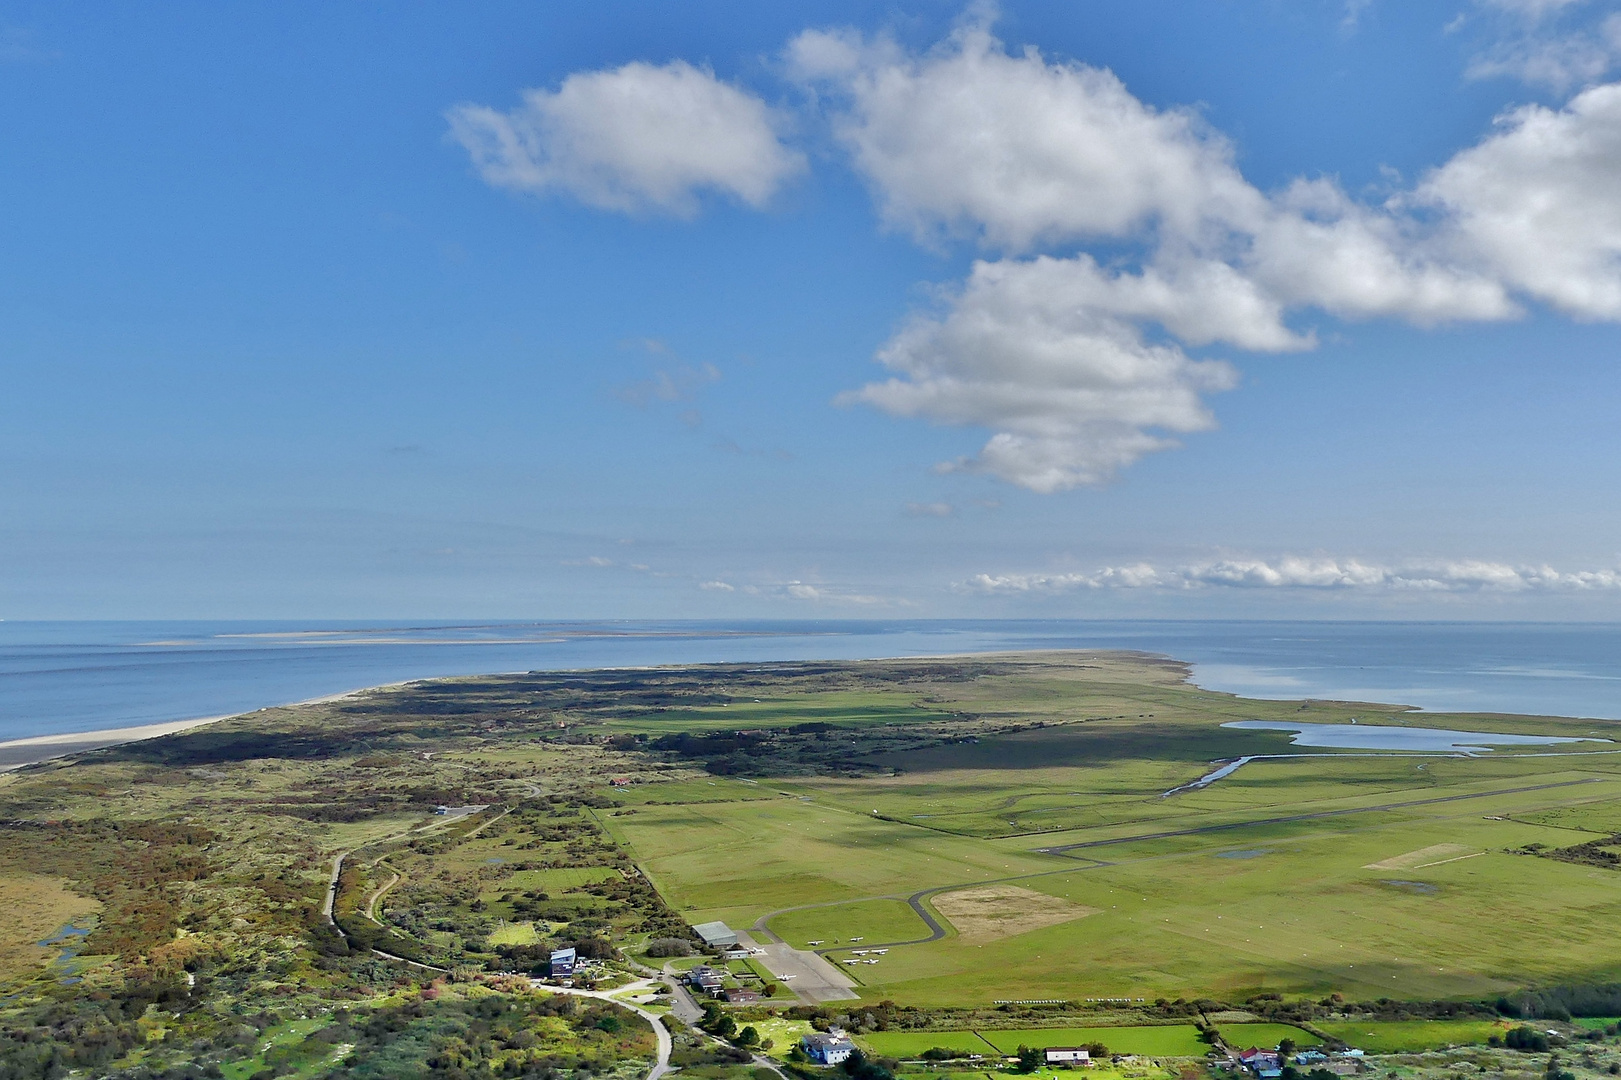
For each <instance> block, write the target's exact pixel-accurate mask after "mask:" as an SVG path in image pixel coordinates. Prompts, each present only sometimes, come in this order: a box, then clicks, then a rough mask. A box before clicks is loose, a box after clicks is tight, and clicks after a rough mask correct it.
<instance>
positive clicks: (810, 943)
mask: <svg viewBox="0 0 1621 1080" xmlns="http://www.w3.org/2000/svg"><path fill="white" fill-rule="evenodd" d="M826 940H827V938H817V939H816V940H815V941H807V942H805V944H807V945H820V944H821V943H822V942H824V941H826Z"/></svg>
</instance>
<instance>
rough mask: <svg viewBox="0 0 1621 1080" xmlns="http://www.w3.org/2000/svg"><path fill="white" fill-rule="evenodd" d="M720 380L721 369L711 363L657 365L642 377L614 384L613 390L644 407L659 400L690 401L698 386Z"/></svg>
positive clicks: (616, 394) (625, 398) (700, 387)
mask: <svg viewBox="0 0 1621 1080" xmlns="http://www.w3.org/2000/svg"><path fill="white" fill-rule="evenodd" d="M719 379H720V369H719V368H717V367H716V366H715V365H714V364H698V365H696V366H693V365H687V364H679V365H676V366H673V367H669V368H660V369H658V370H656V371H654V372H653V373H652V374H651V375H649V376H648V377H647V378H645V379H637V380H635V381H633V382H628V383H625V384H623V385H621V386H617V387H615V388H614V392H613V393H614V397H616V398H618V399H619V400H620V401H623V402H624V403H625V404H627V405H635V406H636V407H638V408H646V407H647V406H648V405H651V404H652V403H654V402H658V401H661V402H665V403H669V404H674V403H676V402H682V401H691V400H692V399H693V398H694V397H696V396H697V394H698V391H699V390H700V389H702V388H703V387H704V386H707V385H708V384H710V383H712V382H716V381H717V380H719Z"/></svg>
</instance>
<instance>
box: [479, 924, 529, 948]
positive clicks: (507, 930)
mask: <svg viewBox="0 0 1621 1080" xmlns="http://www.w3.org/2000/svg"><path fill="white" fill-rule="evenodd" d="M539 940H540V935H539V934H537V933H536V932H535V924H534V923H532V922H516V923H507V924H506V925H505V926H498V927H496V928H495V929H494V930H491V931H490V944H491V945H533V944H535V943H536V942H537V941H539Z"/></svg>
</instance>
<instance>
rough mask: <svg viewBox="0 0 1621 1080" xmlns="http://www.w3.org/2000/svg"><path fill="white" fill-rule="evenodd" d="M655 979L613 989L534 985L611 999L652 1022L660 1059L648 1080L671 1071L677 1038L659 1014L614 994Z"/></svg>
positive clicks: (557, 992)
mask: <svg viewBox="0 0 1621 1080" xmlns="http://www.w3.org/2000/svg"><path fill="white" fill-rule="evenodd" d="M654 981H655V980H653V979H642V980H640V981H638V982H633V983H630V984H628V985H626V986H621V987H618V988H617V989H615V990H613V991H607V990H575V989H572V988H570V987H566V986H551V985H549V984H547V983H543V982H534V983H533V984H532V985H534V986H535V987H536V988H537V989H540V990H545V991H547V992H549V993H553V994H573V995H574V996H576V997H589V998H597V999H599V1000H601V1001H611V1002H613V1003H614V1004H615V1005H619V1006H622V1007H623V1008H626V1009H629V1010H630V1011H631V1012H633V1013H635V1014H636V1015H637V1016H640V1017H641V1018H642V1019H643V1020H646V1021H647V1022H648V1023H649V1024H652V1025H653V1036H654V1037H655V1038H656V1039H658V1042H659V1059H658V1061H657V1062H656V1063H655V1064H654V1066H653V1069H652V1071H651V1072H649V1073H648V1074H647V1080H659V1077H661V1076H663V1075H664V1074H665V1073H667V1072H669V1071H670V1051H672V1050H674V1049H675V1040H674V1039H672V1038H670V1029H669V1028H667V1027H665V1026H664V1023H663V1021H661V1020H660V1019H659V1018H658V1015H657V1014H655V1013H650V1012H648V1011H647V1010H646V1009H644V1008H642V1007H641V1006H640V1005H635V1004H632V1003H631V1002H628V1001H621V1000H620V999H619V998H616V997H614V994H623V993H624V992H625V991H627V990H636V989H638V988H646V987H649V986H651V985H652V984H653V982H654Z"/></svg>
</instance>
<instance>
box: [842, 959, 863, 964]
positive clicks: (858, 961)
mask: <svg viewBox="0 0 1621 1080" xmlns="http://www.w3.org/2000/svg"><path fill="white" fill-rule="evenodd" d="M845 963H846V964H859V963H861V961H860V960H846V961H845Z"/></svg>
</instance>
